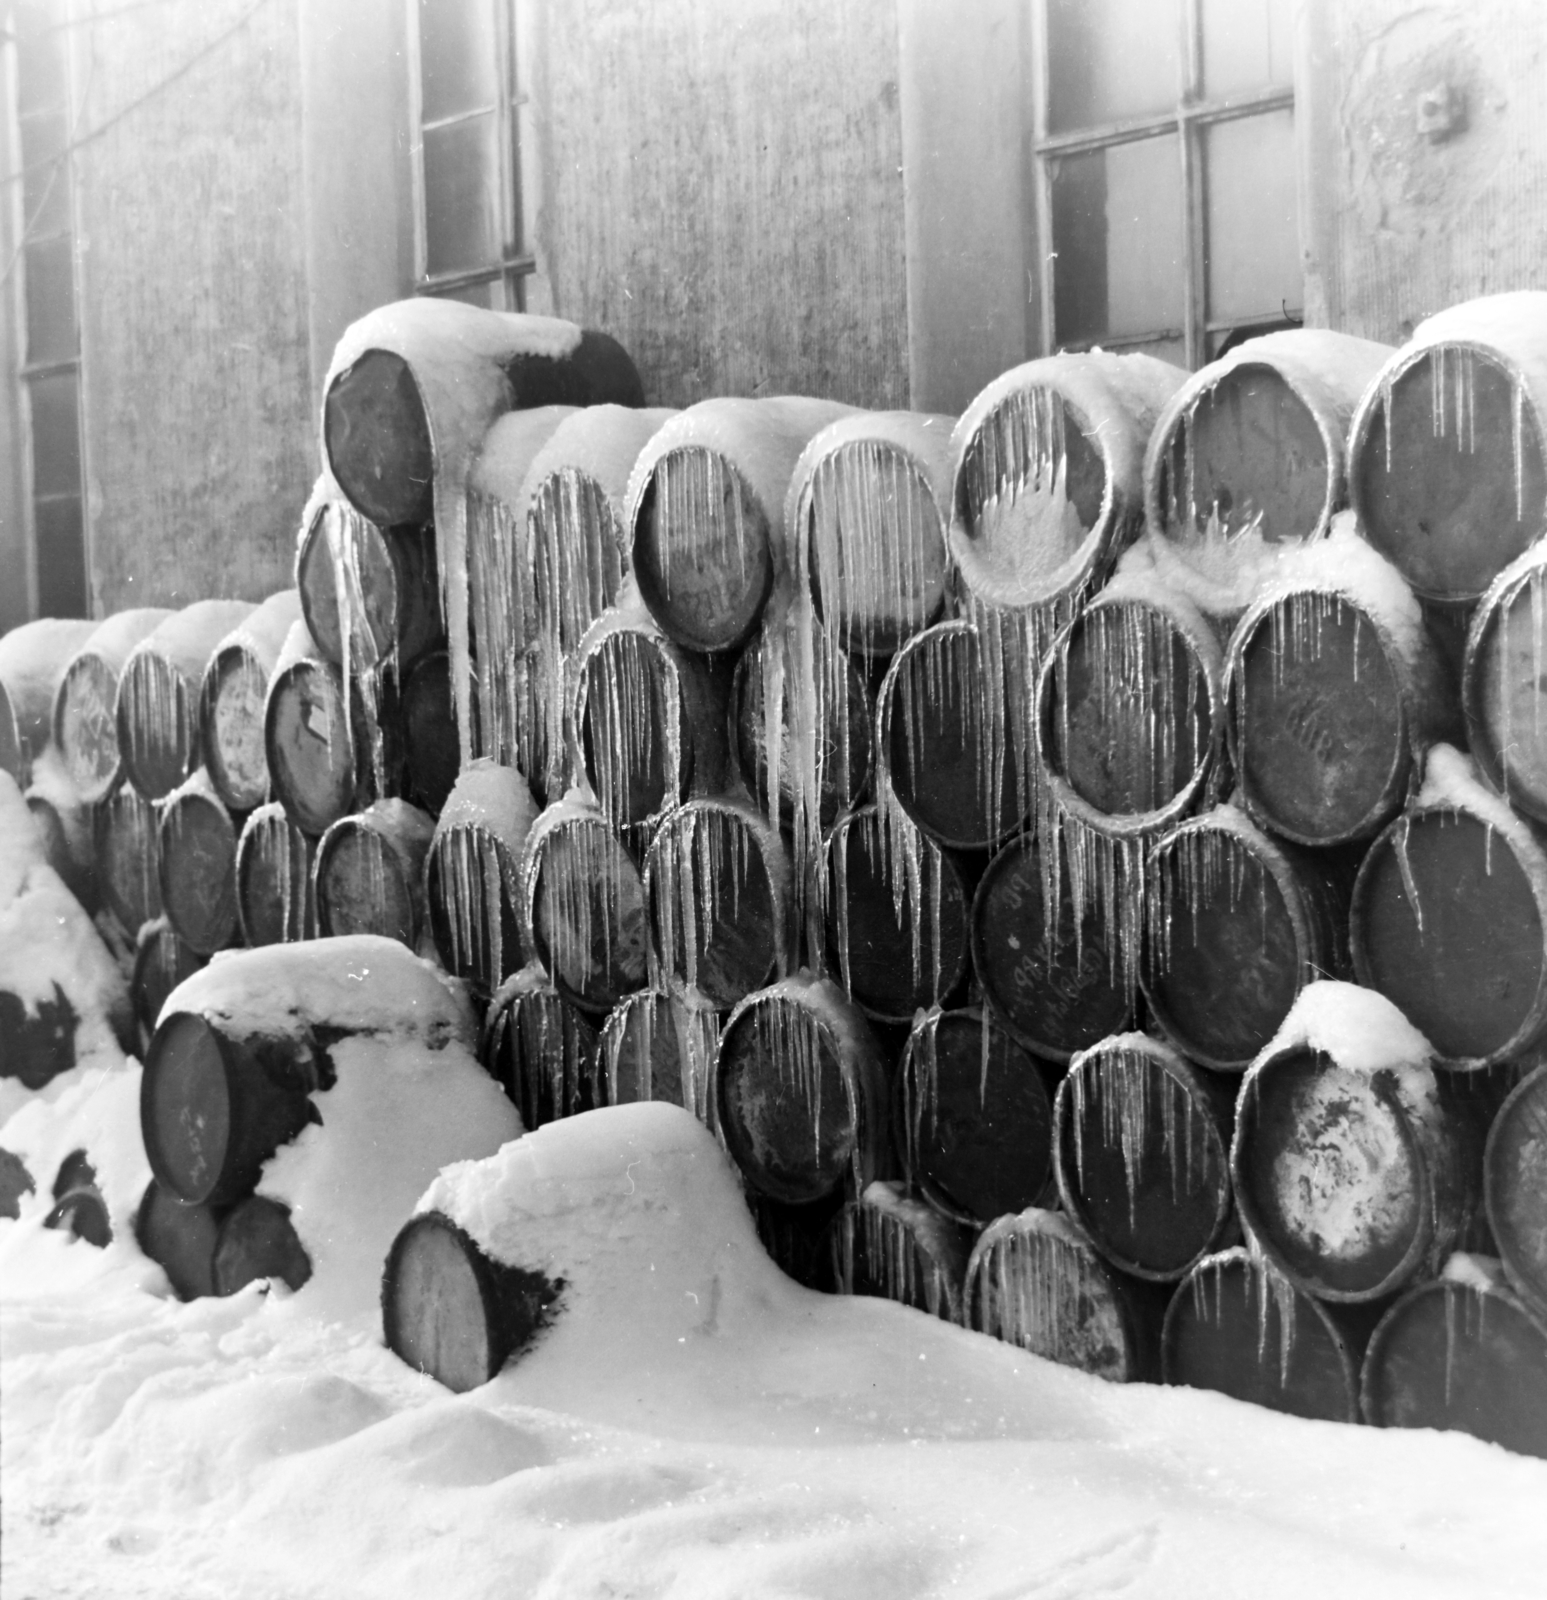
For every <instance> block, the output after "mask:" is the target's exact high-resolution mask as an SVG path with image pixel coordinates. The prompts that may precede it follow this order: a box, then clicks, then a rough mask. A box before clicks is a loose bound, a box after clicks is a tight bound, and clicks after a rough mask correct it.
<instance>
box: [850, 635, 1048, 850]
mask: <svg viewBox="0 0 1547 1600" xmlns="http://www.w3.org/2000/svg"><path fill="white" fill-rule="evenodd" d="M991 659H992V658H991V654H990V652H988V651H985V650H984V648H983V645H982V638H981V636H980V634H979V633H978V631H977V629H976V628H974V627H973V626H972V624H971V623H968V622H938V623H936V624H935V626H934V627H932V628H927V629H926V630H925V631H924V632H923V633H920V634H916V635H915V636H914V637H913V638H912V639H910V640H909V641H908V643H907V644H906V645H904V646H903V648H902V649H901V650H899V651H898V652H897V654H896V655H895V656H893V657H892V663H891V665H890V666H889V667H888V668H887V671H886V677H885V678H884V679H883V680H882V683H881V688H880V692H879V693H878V694H877V696H876V757H877V761H878V763H879V765H880V768H881V773H882V782H883V784H884V785H885V786H886V787H887V788H888V789H889V791H890V793H891V794H892V795H893V796H895V799H896V803H897V804H898V805H900V806H901V807H902V809H903V810H904V811H905V812H907V814H908V816H909V817H910V818H911V819H912V820H913V822H914V823H915V824H916V825H917V826H918V827H919V828H921V829H922V830H923V831H924V832H925V833H927V834H928V835H929V837H930V838H931V839H933V840H935V842H936V843H937V844H943V845H946V846H948V847H950V848H954V849H959V850H981V849H984V848H987V847H989V846H991V845H995V844H997V843H998V842H999V841H1000V840H1001V839H1003V838H1004V837H1005V836H1006V835H1007V834H1009V833H1011V832H1013V831H1014V829H1015V828H1016V827H1017V826H1019V824H1020V822H1021V820H1022V819H1023V818H1024V817H1025V815H1026V812H1027V810H1028V808H1029V806H1030V803H1031V801H1030V796H1029V795H1026V794H1023V793H1020V792H1019V790H1020V788H1021V785H1020V784H1019V783H1018V781H1017V777H1018V773H1019V771H1020V761H1019V757H1018V753H1017V749H1016V745H1017V743H1018V739H1019V733H1018V724H1017V720H1016V719H1015V718H1013V717H1012V716H1010V715H1008V714H1007V713H1008V708H1009V703H1010V702H1009V696H1008V689H1007V686H1006V685H1005V683H1004V682H1002V681H1001V680H1000V678H999V675H998V674H996V673H994V672H993V671H991V670H990V661H991Z"/></svg>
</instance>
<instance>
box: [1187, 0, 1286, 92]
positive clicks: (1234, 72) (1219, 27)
mask: <svg viewBox="0 0 1547 1600" xmlns="http://www.w3.org/2000/svg"><path fill="white" fill-rule="evenodd" d="M1293 46H1294V0H1203V83H1204V91H1205V93H1206V94H1207V95H1208V97H1209V99H1211V100H1229V99H1230V97H1231V96H1232V95H1237V94H1250V93H1252V92H1253V91H1255V90H1259V89H1287V88H1288V87H1289V86H1290V84H1291V83H1293V81H1294V60H1293Z"/></svg>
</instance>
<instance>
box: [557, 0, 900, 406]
mask: <svg viewBox="0 0 1547 1600" xmlns="http://www.w3.org/2000/svg"><path fill="white" fill-rule="evenodd" d="M538 12H539V15H538V29H537V34H538V45H537V61H536V63H535V67H536V72H535V77H536V83H535V89H536V95H537V103H538V111H539V117H540V125H541V132H542V139H541V146H542V153H541V179H542V196H541V201H540V208H539V230H540V232H539V237H540V239H541V241H542V251H543V256H544V260H543V265H544V267H545V269H546V277H547V279H548V282H549V284H550V285H551V292H552V305H553V309H554V310H555V311H556V312H557V313H558V314H559V315H560V316H565V317H570V318H573V319H574V320H576V321H579V322H581V323H584V324H588V325H592V326H596V327H601V328H605V329H606V330H607V331H608V332H610V333H612V334H615V335H616V336H617V337H618V338H619V339H621V340H622V342H623V344H624V345H625V347H626V348H627V349H628V350H629V351H630V353H631V354H632V355H633V357H634V359H635V361H636V362H637V363H638V365H639V367H640V370H641V373H642V375H643V377H644V382H645V389H646V393H647V395H648V397H649V399H650V400H651V401H652V402H653V403H656V404H662V405H679V406H680V405H688V404H691V403H692V402H693V401H695V400H700V399H703V398H705V397H706V396H709V395H724V394H738V395H759V394H780V393H803V394H814V395H824V396H829V397H831V398H834V399H838V400H845V401H849V402H851V403H853V404H857V405H865V406H873V407H898V406H905V405H906V404H907V403H908V322H907V287H906V272H905V267H904V222H903V180H902V139H901V129H900V120H899V115H898V84H897V18H896V6H895V4H894V0H734V3H732V4H727V3H726V0H538Z"/></svg>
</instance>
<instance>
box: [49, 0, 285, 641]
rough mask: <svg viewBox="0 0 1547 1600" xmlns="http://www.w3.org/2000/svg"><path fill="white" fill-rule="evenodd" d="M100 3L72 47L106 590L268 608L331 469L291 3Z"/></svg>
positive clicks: (97, 542)
mask: <svg viewBox="0 0 1547 1600" xmlns="http://www.w3.org/2000/svg"><path fill="white" fill-rule="evenodd" d="M97 5H98V8H99V10H100V11H101V12H102V13H104V14H103V15H102V16H100V17H99V18H98V19H97V20H96V21H95V22H94V23H93V24H92V25H90V26H88V27H83V28H81V29H79V30H78V32H77V36H76V51H77V59H76V83H77V84H78V85H79V86H80V88H81V90H82V91H83V92H84V103H83V105H82V108H81V112H80V124H81V126H82V127H83V128H86V129H93V130H94V129H98V128H104V129H105V130H106V131H105V132H103V133H101V134H100V136H98V137H95V138H93V139H92V140H91V142H90V143H88V144H87V145H86V146H85V148H84V149H82V150H81V151H80V154H79V166H78V173H79V211H78V225H79V236H80V250H81V280H80V281H81V303H82V310H83V316H82V328H81V340H82V360H83V365H84V409H85V435H86V440H87V460H86V470H87V496H88V517H89V520H90V527H91V541H92V587H93V597H94V600H95V603H96V606H97V609H98V610H99V612H100V611H104V610H106V611H111V610H114V609H117V608H118V607H121V606H125V605H131V604H140V605H143V604H150V603H160V604H180V603H186V602H187V601H190V600H193V599H197V598H201V597H203V596H209V595H231V596H237V597H246V598H258V597H260V596H262V595H264V594H266V593H268V592H270V591H272V590H273V589H276V588H280V587H283V586H284V585H285V584H287V583H288V582H289V581H290V568H291V563H292V559H293V540H294V534H295V527H296V523H297V520H298V518H299V514H300V510H301V507H302V505H303V503H304V501H305V498H306V495H307V493H308V491H309V489H310V487H311V482H312V479H313V476H314V475H315V471H316V466H315V462H316V454H317V452H316V445H315V441H314V426H313V422H312V413H313V407H312V400H311V395H310V377H309V360H308V348H307V304H306V285H305V249H304V239H303V227H304V206H303V203H302V181H301V127H300V64H299V59H298V49H299V46H298V34H297V24H296V0H261V3H259V4H257V5H254V4H253V0H200V4H199V5H198V6H177V7H171V8H167V9H166V10H165V11H161V10H158V11H157V12H155V13H154V16H155V19H156V20H155V21H154V23H149V22H148V21H147V17H148V16H149V15H151V13H147V11H146V10H145V8H143V7H139V6H131V7H122V6H115V5H112V4H110V3H109V0H97ZM111 12H117V13H119V14H120V15H121V20H114V19H113V18H112V17H111V16H110V15H108V13H111ZM201 51H207V53H205V54H204V55H203V56H202V58H199V59H197V60H195V58H196V57H198V56H199V53H200V52H201ZM190 62H193V64H192V65H191V66H189V65H188V63H190ZM115 119H116V120H115Z"/></svg>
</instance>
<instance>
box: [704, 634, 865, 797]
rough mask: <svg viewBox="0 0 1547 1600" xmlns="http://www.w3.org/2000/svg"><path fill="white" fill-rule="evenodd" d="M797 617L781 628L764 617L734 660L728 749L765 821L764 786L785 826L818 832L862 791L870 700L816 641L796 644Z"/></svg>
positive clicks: (852, 668)
mask: <svg viewBox="0 0 1547 1600" xmlns="http://www.w3.org/2000/svg"><path fill="white" fill-rule="evenodd" d="M804 615H805V614H804V613H802V612H801V611H800V610H799V609H798V608H797V609H792V610H791V611H790V612H789V613H788V614H787V620H785V621H784V622H783V624H782V625H780V624H776V623H774V622H773V619H772V618H770V617H765V618H764V625H763V627H762V628H761V629H760V630H759V631H758V633H757V635H756V636H755V637H754V638H753V640H752V641H751V643H750V644H748V645H747V647H746V649H745V650H744V651H743V652H742V654H741V657H740V659H739V660H738V661H737V663H736V672H735V676H734V678H733V679H732V681H731V717H732V720H733V723H734V727H735V737H734V740H733V747H734V752H735V756H736V764H737V767H738V768H739V769H740V772H741V779H742V782H743V783H744V784H745V785H746V787H747V789H748V791H749V792H750V793H751V794H752V796H753V797H754V798H755V799H756V801H757V803H758V805H759V806H760V807H761V808H762V809H763V811H764V813H765V814H767V815H768V816H770V817H772V816H773V815H774V811H773V797H772V795H771V794H770V792H769V784H770V778H771V779H772V782H773V783H774V784H776V785H777V787H778V802H779V809H778V816H779V820H780V822H781V823H782V824H783V825H784V826H785V827H788V826H790V825H791V823H792V822H795V820H796V818H797V817H803V818H806V819H813V818H814V819H815V823H816V824H817V825H818V826H819V827H820V828H822V829H826V828H830V827H831V826H832V824H833V822H834V820H835V819H836V818H837V816H838V813H839V812H840V811H847V810H849V809H850V808H852V807H854V806H856V805H858V804H859V803H860V801H861V800H862V799H863V798H864V795H865V791H866V789H867V788H869V786H870V772H871V766H872V757H873V750H872V741H871V732H870V729H871V706H870V692H869V689H868V688H867V686H866V684H865V679H864V677H863V676H862V675H861V673H860V671H859V668H858V667H857V666H856V665H855V664H854V663H853V662H852V661H851V660H850V659H849V658H848V657H847V656H844V655H842V654H840V655H838V657H837V659H836V660H835V659H833V656H832V652H833V651H834V650H835V648H836V647H835V646H834V645H832V644H830V643H829V642H828V639H827V636H826V635H825V634H823V633H820V632H817V631H815V630H807V631H806V632H805V637H803V638H801V637H799V636H798V634H799V632H800V630H801V622H802V620H804ZM771 749H773V750H776V751H777V759H776V761H775V762H774V763H772V766H773V769H774V770H773V772H772V773H771V774H770V762H769V759H768V755H769V751H770V750H771Z"/></svg>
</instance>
